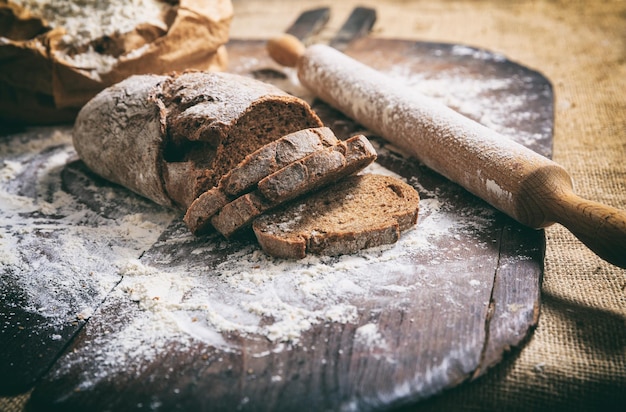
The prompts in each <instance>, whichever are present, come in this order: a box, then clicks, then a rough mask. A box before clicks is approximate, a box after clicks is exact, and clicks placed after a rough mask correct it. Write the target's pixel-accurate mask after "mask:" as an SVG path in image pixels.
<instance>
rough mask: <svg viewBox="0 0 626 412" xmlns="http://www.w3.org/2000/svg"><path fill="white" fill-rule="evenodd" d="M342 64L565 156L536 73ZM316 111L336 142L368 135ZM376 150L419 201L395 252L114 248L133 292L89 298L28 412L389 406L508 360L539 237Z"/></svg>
mask: <svg viewBox="0 0 626 412" xmlns="http://www.w3.org/2000/svg"><path fill="white" fill-rule="evenodd" d="M345 52H346V53H347V54H350V55H353V56H354V57H355V58H357V59H359V60H362V61H364V62H366V63H367V64H370V65H371V66H373V67H376V68H378V69H380V70H382V71H385V72H387V73H389V74H390V75H393V76H398V77H401V78H404V79H405V80H406V82H407V87H415V88H416V89H417V90H420V91H422V92H424V93H427V94H430V95H432V96H433V97H435V98H439V99H442V100H443V101H444V102H446V103H447V104H449V105H451V106H452V107H453V108H455V109H457V110H459V111H461V112H462V113H464V114H466V115H468V116H470V117H474V118H475V119H476V120H479V121H482V122H484V123H486V124H487V125H488V126H490V127H494V128H496V129H498V130H499V131H500V132H502V133H503V134H505V135H507V136H509V137H511V138H515V139H518V140H519V141H520V142H521V143H523V144H526V145H528V146H529V147H531V148H533V149H534V150H537V151H538V152H540V153H542V154H545V155H549V154H550V152H551V138H552V90H551V86H550V84H549V82H548V81H547V80H546V79H545V78H544V77H543V76H541V75H540V74H538V73H536V72H534V71H532V70H529V69H527V68H525V67H522V66H520V65H517V64H515V63H513V62H511V61H509V60H507V59H506V58H504V57H502V56H498V55H494V54H492V53H489V52H487V51H484V50H476V49H473V48H470V47H465V46H459V45H448V44H433V43H416V42H409V41H402V40H392V39H370V38H364V39H360V40H357V41H355V42H354V43H352V44H351V45H350V46H349V48H348V49H347V50H345ZM229 53H230V62H231V66H230V69H229V70H230V71H232V72H236V73H242V74H246V75H251V76H255V77H257V78H260V79H262V80H265V81H269V82H273V83H276V84H277V85H279V86H280V87H283V88H285V89H286V90H289V91H292V92H293V93H295V94H301V95H303V97H305V98H309V97H307V96H305V91H303V90H302V89H301V88H299V86H298V85H297V84H296V83H294V81H293V79H294V74H293V72H291V71H289V70H287V69H282V68H279V67H277V66H276V65H274V64H273V63H272V62H271V61H269V59H268V58H267V57H266V55H265V52H264V42H262V41H246V40H239V41H237V40H234V41H232V42H231V43H230V44H229ZM311 100H312V99H311ZM312 104H313V107H314V108H315V110H316V111H317V112H318V113H319V114H320V116H321V117H322V118H323V120H324V121H325V122H326V123H327V124H328V125H329V126H330V127H332V128H333V129H334V130H335V132H336V133H337V134H338V136H340V137H346V136H348V135H351V134H354V133H356V132H364V133H366V134H368V135H369V136H371V134H370V133H368V132H367V131H363V130H362V129H361V128H360V126H359V125H358V124H355V123H354V122H353V121H351V120H350V119H347V118H345V117H344V116H342V115H341V114H340V113H337V112H336V111H334V110H332V109H331V108H329V107H328V106H326V105H325V104H323V103H322V102H319V101H316V100H312ZM371 138H372V141H373V142H374V143H375V144H376V147H377V149H378V152H379V161H378V162H377V164H378V166H377V167H376V168H374V169H373V170H372V171H373V172H383V173H393V174H396V175H399V176H401V177H403V178H404V179H406V181H407V182H409V183H410V184H412V185H414V186H415V187H416V189H417V190H418V191H419V193H420V196H421V199H422V200H421V206H420V218H419V222H418V225H417V227H416V228H415V229H414V230H411V231H409V232H407V233H405V234H404V235H403V237H402V239H401V240H400V242H399V243H398V244H397V245H394V246H389V247H381V248H376V249H374V250H369V251H364V252H363V253H359V254H356V255H353V256H343V257H335V258H319V257H312V258H308V259H307V260H304V261H300V262H284V261H279V260H273V259H269V258H267V257H266V256H264V255H263V254H262V253H261V252H260V251H259V249H258V246H256V244H255V243H254V242H253V241H252V240H251V239H240V240H237V241H234V242H225V241H223V240H222V239H220V238H218V237H217V236H215V235H208V236H206V237H201V238H195V237H193V236H191V235H190V234H189V233H188V232H187V230H186V228H185V227H184V225H183V224H182V222H181V221H180V217H177V218H176V219H175V220H174V221H173V223H172V224H171V225H169V227H167V229H165V230H164V231H163V232H162V233H161V235H160V237H159V239H158V240H157V241H156V242H155V243H154V244H152V246H151V247H149V249H147V250H146V251H140V250H139V248H138V249H137V254H136V257H135V260H133V259H127V262H126V264H120V263H119V262H118V261H117V260H116V259H115V257H114V256H111V253H110V250H109V252H107V253H108V255H107V256H108V258H109V259H111V262H112V266H111V268H107V269H106V270H109V271H113V272H116V273H117V274H118V276H119V283H117V284H115V285H114V286H113V288H112V290H111V292H110V293H108V294H107V296H106V299H104V301H102V299H100V300H98V299H95V300H94V301H93V302H92V307H93V309H94V312H93V315H91V316H90V318H89V320H88V322H87V323H86V325H85V326H84V327H82V329H80V331H79V332H78V333H77V335H76V337H75V338H74V339H73V340H72V341H71V343H70V344H69V346H68V347H67V348H66V350H65V351H64V353H63V354H62V355H61V356H60V357H59V358H58V360H56V362H55V363H54V364H53V365H52V368H51V370H50V371H49V372H48V373H47V374H46V375H45V376H44V377H43V379H42V380H41V381H40V382H39V383H38V384H37V386H36V387H35V390H34V392H33V393H32V396H31V399H30V401H29V405H28V407H29V410H32V411H37V410H41V411H44V410H45V411H49V410H90V411H96V410H131V409H132V410H134V409H138V410H143V409H150V410H168V411H169V410H212V411H214V410H228V411H230V410H272V411H278V410H294V409H308V410H343V409H346V410H388V409H392V408H393V407H396V406H399V405H403V404H406V403H410V402H415V401H418V400H420V399H424V398H426V397H428V396H431V395H433V394H436V393H439V392H441V391H443V390H444V389H446V388H450V387H452V386H455V385H458V384H459V383H461V382H463V381H465V380H468V379H471V378H473V377H476V376H479V375H480V374H482V373H484V372H485V370H487V369H488V368H489V367H490V366H492V365H494V364H495V363H497V362H498V361H499V360H500V359H501V358H502V356H503V355H504V353H505V352H506V351H507V350H508V349H509V348H510V347H511V346H516V345H519V344H520V343H521V342H522V341H523V340H524V339H525V338H526V337H527V336H528V334H529V333H530V331H531V330H532V328H533V326H534V325H535V324H536V322H537V317H538V311H539V289H540V282H541V275H542V269H543V267H542V266H543V253H544V235H543V232H542V231H535V230H531V229H528V228H525V227H522V226H521V225H519V224H517V223H516V222H514V221H512V220H511V219H509V218H508V217H506V216H504V215H502V214H501V213H499V212H497V211H495V210H494V209H492V208H491V207H490V206H488V205H487V204H485V203H484V202H482V201H481V200H479V199H477V198H475V197H474V196H472V195H470V194H469V193H467V192H466V191H465V190H463V189H462V188H460V187H458V186H456V185H455V184H452V183H450V182H448V181H447V180H446V179H444V178H443V177H441V176H439V175H437V174H435V173H433V172H432V171H430V170H428V169H427V168H425V167H423V166H422V165H420V164H419V163H418V162H416V161H415V160H412V159H407V158H405V157H403V156H402V155H401V154H398V153H397V151H396V150H395V148H393V147H390V146H389V145H387V144H386V142H384V141H383V140H381V139H379V138H377V137H375V136H371ZM65 150H67V151H71V148H69V147H66V149H65ZM36 157H37V154H36V153H35V154H33V156H32V158H33V159H35V158H36ZM13 158H15V156H14V157H13ZM13 158H11V157H10V156H4V160H7V159H8V160H11V159H13ZM23 161H24V162H25V163H24V164H26V163H28V161H29V160H28V159H25V160H23ZM459 161H463V159H459ZM50 173H52V174H54V173H56V174H58V176H59V178H60V179H61V180H62V181H63V191H64V192H65V193H66V194H68V195H70V196H71V197H72V199H73V201H74V202H76V203H77V204H81V205H87V207H88V208H89V210H90V211H91V212H90V213H94V214H96V215H97V214H98V213H102V214H106V213H108V214H111V213H113V214H115V213H116V212H115V211H114V210H111V208H110V207H107V206H106V205H108V204H111V203H110V202H111V201H113V202H114V204H117V205H123V204H124V203H125V200H126V199H135V196H134V195H132V194H131V193H129V192H128V191H126V190H125V189H123V188H120V187H116V186H113V185H107V184H106V183H105V184H104V185H103V182H101V181H100V180H98V179H97V178H95V177H94V176H93V175H92V174H91V173H90V172H89V171H87V170H86V169H85V168H84V166H82V164H81V163H80V162H78V161H72V162H68V163H67V164H66V166H64V168H63V169H62V170H53V171H51V172H50ZM38 178H39V179H42V177H41V176H40V177H38ZM43 178H45V179H48V180H49V179H51V178H50V177H49V176H48V177H43ZM77 182H81V183H80V184H77ZM89 182H93V183H89ZM100 191H106V192H107V195H106V196H98V194H99V192H100ZM105 200H106V201H105ZM98 202H101V204H100V206H98ZM133 204H135V205H136V200H134V201H133ZM135 212H136V211H135V210H134V209H133V213H135ZM117 213H118V214H120V213H121V214H122V215H123V214H124V213H131V211H125V210H124V208H121V210H118V211H117ZM142 213H144V214H145V216H144V217H145V218H146V219H148V220H150V219H151V216H155V215H157V214H159V213H161V214H162V213H166V212H164V211H163V210H154V209H149V208H147V209H146V210H145V211H144V212H142ZM122 215H119V216H122ZM33 219H35V218H34V217H33ZM152 220H155V219H152ZM98 270H104V269H102V268H98ZM106 270H105V271H106ZM17 310H18V311H19V308H18V309H17ZM38 327H40V328H41V327H45V325H43V326H42V325H41V324H40V325H39V326H38ZM63 339H65V337H64V338H63ZM70 339H71V336H69V337H67V340H65V342H69V341H70ZM14 343H15V342H14ZM22 344H23V346H22V347H24V345H25V346H28V344H29V342H28V341H26V342H22ZM38 373H40V371H38Z"/></svg>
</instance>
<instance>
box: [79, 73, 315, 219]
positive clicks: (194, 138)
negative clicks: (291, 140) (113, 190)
mask: <svg viewBox="0 0 626 412" xmlns="http://www.w3.org/2000/svg"><path fill="white" fill-rule="evenodd" d="M321 126H323V125H322V122H321V120H320V119H319V118H318V117H317V115H316V114H315V113H314V112H313V111H312V110H311V108H310V107H309V105H308V104H307V103H306V102H305V101H304V100H302V99H299V98H297V97H294V96H291V95H289V94H287V93H285V92H283V91H282V90H280V89H278V88H276V87H274V86H272V85H270V84H267V83H263V82H260V81H258V80H254V79H252V78H248V77H244V76H239V75H235V74H229V73H208V72H187V73H183V74H180V75H170V76H159V75H138V76H131V77H129V78H128V79H126V80H124V81H122V82H120V83H118V84H116V85H114V86H111V87H109V88H107V89H105V90H103V91H102V92H100V93H99V94H98V95H97V96H96V97H94V98H93V99H92V100H90V101H89V102H88V103H87V104H86V105H85V106H84V107H83V108H82V109H81V111H80V113H79V114H78V116H77V118H76V122H75V125H74V130H73V143H74V147H75V148H76V151H77V153H78V155H79V157H80V158H81V159H82V160H83V161H84V162H85V163H86V165H87V166H88V167H89V168H90V169H92V170H93V171H95V172H96V173H98V174H99V175H101V176H103V177H104V178H106V179H108V180H111V181H113V182H116V183H119V184H121V185H123V186H125V187H127V188H129V189H131V190H133V191H135V192H137V193H139V194H141V195H143V196H145V197H147V198H149V199H152V200H153V201H155V202H157V203H159V204H162V205H165V206H169V207H177V208H179V209H181V210H183V211H185V210H187V208H188V206H189V205H190V204H191V203H192V202H193V201H194V200H195V199H196V198H197V197H198V196H199V195H200V194H202V193H204V192H206V191H207V190H210V189H211V188H213V187H215V186H216V184H217V183H218V181H219V179H220V178H221V177H222V176H223V175H224V174H226V173H227V172H229V171H231V170H232V169H233V168H234V167H235V166H236V165H237V164H238V163H240V162H241V161H242V160H243V159H244V158H245V157H246V156H247V155H248V154H250V153H252V152H254V151H255V150H257V149H258V148H260V147H262V146H263V145H265V144H267V143H269V142H272V141H274V140H277V139H279V138H281V137H283V136H285V135H288V134H290V133H293V132H297V131H299V130H303V129H308V128H316V127H321Z"/></svg>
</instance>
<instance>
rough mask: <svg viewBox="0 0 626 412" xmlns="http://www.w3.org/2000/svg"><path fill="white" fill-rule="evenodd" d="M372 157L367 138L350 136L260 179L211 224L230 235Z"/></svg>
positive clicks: (367, 162)
mask: <svg viewBox="0 0 626 412" xmlns="http://www.w3.org/2000/svg"><path fill="white" fill-rule="evenodd" d="M374 160H376V151H375V150H374V148H373V147H372V145H371V143H370V142H369V141H368V140H367V138H366V137H365V136H362V135H358V136H353V137H351V138H349V139H348V140H346V141H345V142H339V143H338V144H337V145H335V146H332V147H329V148H327V149H324V150H321V151H317V152H315V153H313V154H310V155H308V156H306V157H304V158H303V159H301V160H298V161H296V162H293V163H291V164H289V165H288V166H286V167H284V168H282V169H280V170H278V171H277V172H274V173H272V174H271V175H269V176H267V177H266V178H264V179H262V180H261V181H259V184H258V188H257V189H256V190H254V191H252V192H250V193H246V194H245V195H243V196H240V197H238V198H237V199H235V200H233V201H232V202H230V203H228V204H227V205H225V206H224V207H223V208H222V209H221V210H220V211H219V212H218V213H216V214H215V215H214V216H213V217H212V218H211V224H212V226H213V227H214V228H215V229H217V230H218V231H219V232H220V233H221V234H222V235H224V236H225V237H230V236H232V235H234V234H235V233H237V232H238V231H240V230H241V229H243V228H245V227H248V226H249V225H250V224H251V223H252V221H253V220H254V219H255V218H257V217H258V216H260V215H261V214H263V213H265V212H267V211H268V210H271V209H273V208H275V207H277V206H279V205H281V204H283V203H284V202H287V201H289V200H292V199H295V198H296V197H298V196H301V195H303V194H305V193H309V192H312V191H315V190H317V189H319V188H321V187H323V186H326V185H328V184H330V183H334V182H336V181H338V180H340V179H342V178H344V177H345V176H349V175H350V174H353V173H356V172H358V171H360V170H362V169H363V168H364V167H366V166H367V165H369V164H370V163H372V162H373V161H374Z"/></svg>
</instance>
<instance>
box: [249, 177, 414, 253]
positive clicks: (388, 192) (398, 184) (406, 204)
mask: <svg viewBox="0 0 626 412" xmlns="http://www.w3.org/2000/svg"><path fill="white" fill-rule="evenodd" d="M418 211H419V195H418V193H417V192H416V191H415V189H413V187H411V186H410V185H408V184H406V183H404V182H402V181H401V180H399V179H396V178H394V177H390V176H382V175H375V174H366V175H358V176H351V177H348V178H346V179H343V180H342V181H340V182H338V183H337V184H335V185H333V186H330V187H327V188H326V189H323V190H321V191H319V192H317V193H314V194H312V195H310V196H307V197H306V198H303V199H301V200H299V201H296V202H293V203H291V204H289V205H287V206H284V207H281V208H278V209H276V210H274V211H272V212H269V213H267V214H264V215H263V216H261V217H259V218H257V219H256V220H255V221H254V223H253V225H252V228H253V230H254V233H255V235H256V238H257V240H258V242H259V244H260V245H261V247H262V248H263V250H264V251H265V252H266V253H268V254H270V255H272V256H276V257H281V258H291V259H301V258H303V257H305V256H306V254H307V253H312V254H321V255H339V254H346V253H354V252H356V251H358V250H361V249H365V248H369V247H373V246H379V245H383V244H390V243H394V242H396V241H397V240H398V238H399V236H400V232H401V231H403V230H406V229H408V228H410V227H411V226H413V225H415V224H416V223H417V215H418Z"/></svg>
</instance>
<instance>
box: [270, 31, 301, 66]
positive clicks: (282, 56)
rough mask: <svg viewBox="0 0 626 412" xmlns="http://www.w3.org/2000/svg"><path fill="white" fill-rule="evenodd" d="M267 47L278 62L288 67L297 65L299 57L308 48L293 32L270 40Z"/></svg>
mask: <svg viewBox="0 0 626 412" xmlns="http://www.w3.org/2000/svg"><path fill="white" fill-rule="evenodd" d="M266 48H267V52H268V54H269V55H270V57H271V58H272V59H274V61H275V62H276V63H278V64H280V65H283V66H287V67H296V66H297V65H298V59H299V58H300V56H302V54H304V50H305V49H306V48H305V46H304V44H302V42H301V41H300V40H298V38H297V37H295V36H292V35H291V34H283V35H282V36H279V37H276V38H273V39H270V40H268V41H267V45H266Z"/></svg>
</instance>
